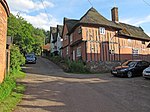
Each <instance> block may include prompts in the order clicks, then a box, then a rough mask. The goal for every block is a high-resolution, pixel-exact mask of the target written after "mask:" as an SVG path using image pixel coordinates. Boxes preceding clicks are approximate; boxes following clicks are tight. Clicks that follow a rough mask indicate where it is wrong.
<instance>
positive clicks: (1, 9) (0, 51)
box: [0, 0, 10, 83]
mask: <svg viewBox="0 0 150 112" xmlns="http://www.w3.org/2000/svg"><path fill="white" fill-rule="evenodd" d="M9 14H10V11H9V7H8V5H7V2H6V1H5V0H0V83H1V82H2V81H3V79H4V76H5V73H6V39H7V37H6V36H7V18H8V16H9Z"/></svg>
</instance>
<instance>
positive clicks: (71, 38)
mask: <svg viewBox="0 0 150 112" xmlns="http://www.w3.org/2000/svg"><path fill="white" fill-rule="evenodd" d="M72 41H73V37H72V34H71V35H70V42H72Z"/></svg>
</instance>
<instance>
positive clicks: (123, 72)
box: [111, 60, 150, 78]
mask: <svg viewBox="0 0 150 112" xmlns="http://www.w3.org/2000/svg"><path fill="white" fill-rule="evenodd" d="M149 65H150V63H149V62H147V61H142V60H129V61H126V62H124V63H123V64H121V65H120V66H117V67H114V68H113V69H112V70H111V74H113V75H114V76H120V77H129V78H130V77H133V76H140V75H142V72H143V70H144V69H145V68H147V67H148V66H149Z"/></svg>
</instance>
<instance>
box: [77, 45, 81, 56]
mask: <svg viewBox="0 0 150 112" xmlns="http://www.w3.org/2000/svg"><path fill="white" fill-rule="evenodd" d="M80 56H81V47H78V48H77V57H80Z"/></svg>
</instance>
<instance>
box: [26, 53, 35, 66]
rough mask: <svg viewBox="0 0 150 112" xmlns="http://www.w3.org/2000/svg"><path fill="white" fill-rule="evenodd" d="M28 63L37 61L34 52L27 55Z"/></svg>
mask: <svg viewBox="0 0 150 112" xmlns="http://www.w3.org/2000/svg"><path fill="white" fill-rule="evenodd" d="M26 63H34V64H35V63H36V56H35V55H34V54H27V55H26Z"/></svg>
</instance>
